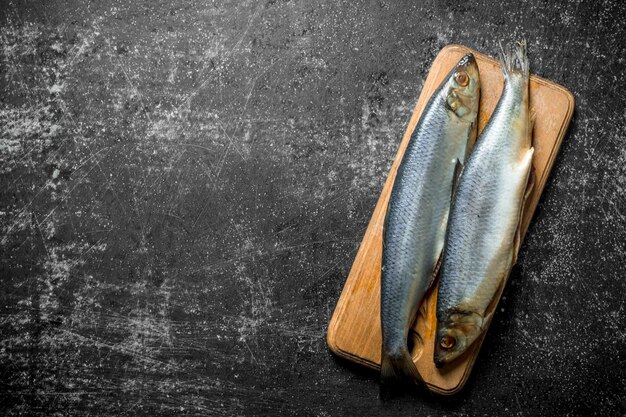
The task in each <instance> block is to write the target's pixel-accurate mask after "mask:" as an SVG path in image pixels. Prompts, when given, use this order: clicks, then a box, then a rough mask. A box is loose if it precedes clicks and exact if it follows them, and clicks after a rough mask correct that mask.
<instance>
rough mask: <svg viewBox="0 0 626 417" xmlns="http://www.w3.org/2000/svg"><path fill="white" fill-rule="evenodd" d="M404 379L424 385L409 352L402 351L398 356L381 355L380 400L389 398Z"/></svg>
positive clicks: (406, 350)
mask: <svg viewBox="0 0 626 417" xmlns="http://www.w3.org/2000/svg"><path fill="white" fill-rule="evenodd" d="M406 379H408V380H410V381H412V382H413V383H415V384H417V385H424V380H423V379H422V376H421V375H420V373H419V371H418V370H417V368H416V367H415V363H413V358H412V357H411V354H410V353H409V350H408V349H404V350H402V351H401V352H400V354H398V355H386V354H385V353H383V357H382V364H381V367H380V397H381V399H383V400H384V399H387V398H389V396H390V394H391V391H392V390H393V388H394V387H395V386H398V385H400V382H402V381H403V380H406Z"/></svg>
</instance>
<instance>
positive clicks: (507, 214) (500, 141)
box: [437, 75, 530, 320]
mask: <svg viewBox="0 0 626 417" xmlns="http://www.w3.org/2000/svg"><path fill="white" fill-rule="evenodd" d="M524 88H526V87H525V82H524V78H523V77H522V76H521V75H511V76H510V78H509V80H508V81H507V83H506V85H505V89H504V92H503V97H502V99H501V100H500V101H499V103H498V106H497V107H496V109H495V111H494V114H493V116H492V118H491V120H490V122H489V124H488V125H487V126H486V127H485V130H484V132H483V133H482V134H481V137H480V138H479V140H478V142H477V144H476V145H475V147H474V150H473V152H472V154H471V155H470V157H469V158H468V161H467V164H466V166H465V169H464V171H463V173H462V175H461V177H460V179H459V186H458V188H457V190H456V194H455V199H454V202H453V206H452V209H451V212H450V221H449V224H448V236H447V242H446V246H445V249H444V258H443V263H442V267H441V282H440V285H439V292H438V302H437V317H438V319H439V320H443V319H444V317H445V313H446V311H450V310H452V309H462V308H460V307H463V306H467V305H472V306H473V307H474V308H475V310H473V311H475V312H478V313H480V314H481V315H484V311H485V309H486V308H487V306H488V305H489V303H490V302H491V300H492V299H493V295H494V294H495V292H496V290H497V288H498V286H499V285H500V284H501V283H502V282H503V280H504V279H505V278H506V274H508V270H509V268H510V263H511V257H512V251H513V239H514V237H515V232H516V231H517V227H518V224H519V211H520V205H521V199H522V198H523V189H524V188H525V184H526V178H527V174H528V173H527V172H524V171H523V170H520V169H519V161H520V154H521V153H523V152H524V151H525V150H527V149H528V148H530V143H529V138H528V137H525V136H524V135H522V134H520V131H519V129H517V130H516V129H514V128H513V127H512V126H514V125H515V124H517V123H519V122H520V120H523V118H524V117H527V111H528V110H527V108H526V109H525V108H524V107H523V105H522V104H523V94H524Z"/></svg>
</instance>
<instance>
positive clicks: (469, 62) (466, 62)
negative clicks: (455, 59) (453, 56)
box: [458, 52, 476, 67]
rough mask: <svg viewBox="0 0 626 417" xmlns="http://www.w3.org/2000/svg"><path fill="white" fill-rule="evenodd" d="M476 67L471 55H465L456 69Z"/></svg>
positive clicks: (474, 59)
mask: <svg viewBox="0 0 626 417" xmlns="http://www.w3.org/2000/svg"><path fill="white" fill-rule="evenodd" d="M475 65H476V58H475V57H474V54H473V53H471V52H470V53H468V54H466V55H465V56H464V57H463V58H461V60H460V61H459V63H458V67H470V66H475Z"/></svg>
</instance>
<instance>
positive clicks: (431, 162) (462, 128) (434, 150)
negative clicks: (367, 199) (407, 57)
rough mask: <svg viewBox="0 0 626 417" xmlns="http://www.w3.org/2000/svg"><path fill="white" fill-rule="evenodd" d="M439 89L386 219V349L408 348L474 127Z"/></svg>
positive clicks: (415, 136) (405, 161)
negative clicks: (454, 113) (450, 108)
mask: <svg viewBox="0 0 626 417" xmlns="http://www.w3.org/2000/svg"><path fill="white" fill-rule="evenodd" d="M444 100H445V95H444V94H443V93H441V92H440V93H439V94H438V97H437V98H436V99H435V100H433V101H432V102H431V103H430V105H429V106H428V107H427V109H426V110H425V112H424V115H423V116H422V119H421V120H420V123H419V124H418V126H417V127H416V128H415V130H414V132H413V135H412V137H411V139H410V142H409V144H408V146H407V149H406V151H405V154H404V157H403V160H402V163H401V164H400V167H399V168H398V173H397V176H396V179H395V184H394V187H393V190H392V193H391V197H390V201H389V207H388V217H387V219H386V222H385V234H384V250H383V260H382V265H383V269H382V298H381V301H382V311H381V313H382V316H381V318H382V321H383V326H382V328H383V340H384V341H385V342H386V343H387V346H386V349H387V350H389V351H393V350H394V349H402V348H405V349H406V331H407V330H408V326H409V325H410V324H411V320H412V317H414V315H415V313H416V310H417V307H418V302H419V298H420V297H421V295H423V294H424V292H425V291H426V289H427V286H428V285H429V283H430V281H431V274H432V271H433V269H434V267H435V264H436V262H437V260H438V258H439V255H440V253H441V250H442V248H443V239H444V236H445V224H446V220H447V215H448V211H449V205H450V196H451V187H452V182H453V176H454V168H455V164H456V159H457V158H460V159H461V160H463V158H464V156H465V151H466V147H467V141H468V138H469V134H470V129H469V126H468V125H467V123H461V122H458V121H456V120H454V119H452V118H451V116H449V115H448V112H447V110H446V107H445V101H444Z"/></svg>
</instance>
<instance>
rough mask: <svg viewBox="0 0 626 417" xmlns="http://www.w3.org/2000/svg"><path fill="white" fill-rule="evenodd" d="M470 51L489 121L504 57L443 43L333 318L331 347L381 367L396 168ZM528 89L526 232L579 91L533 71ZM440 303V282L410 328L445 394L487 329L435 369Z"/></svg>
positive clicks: (427, 372) (428, 375) (482, 118)
mask: <svg viewBox="0 0 626 417" xmlns="http://www.w3.org/2000/svg"><path fill="white" fill-rule="evenodd" d="M468 52H473V53H474V55H475V57H476V61H477V62H478V67H479V70H480V77H481V98H480V112H479V117H478V118H479V125H478V128H479V131H480V130H482V129H483V128H484V126H485V124H486V123H487V121H488V120H489V117H490V116H491V114H492V112H493V110H494V108H495V106H496V104H497V102H498V99H499V98H500V94H501V92H502V86H503V78H502V72H501V67H500V63H499V62H498V61H497V60H495V59H493V58H491V57H488V56H486V55H483V54H480V53H477V52H475V51H472V50H471V49H469V48H466V47H463V46H459V45H451V46H448V47H446V48H444V49H442V50H441V52H440V53H439V54H438V56H437V57H436V58H435V60H434V62H433V64H432V66H431V70H430V72H429V74H428V77H427V78H426V82H425V83H424V87H423V89H422V92H421V94H420V97H419V100H418V102H417V104H416V106H415V110H414V112H413V115H412V117H411V119H410V121H409V125H408V126H407V129H406V132H405V133H404V137H403V139H402V142H401V143H400V148H399V150H398V152H397V154H396V158H395V160H394V162H393V164H392V166H391V170H390V171H389V174H388V176H387V180H386V182H385V185H384V187H383V190H382V192H381V195H380V198H379V199H378V202H377V204H376V207H375V208H374V213H373V214H372V218H371V220H370V222H369V225H368V227H367V230H366V232H365V236H364V237H363V240H362V242H361V246H360V247H359V250H358V252H357V255H356V258H355V260H354V263H353V265H352V269H351V271H350V274H349V275H348V278H347V280H346V283H345V286H344V288H343V291H342V293H341V296H340V298H339V301H338V303H337V306H336V308H335V312H334V314H333V316H332V318H331V321H330V324H329V328H328V334H327V343H328V346H329V348H330V349H331V351H333V352H334V353H335V354H337V355H339V356H342V357H344V358H347V359H349V360H351V361H354V362H357V363H359V364H362V365H365V366H368V367H370V368H375V369H378V368H379V366H380V345H381V330H380V269H381V260H382V229H383V222H384V218H385V212H386V209H387V204H388V201H389V195H390V193H391V189H392V187H393V182H394V179H395V175H396V170H397V168H398V165H399V164H400V161H401V159H402V155H403V154H404V151H405V149H406V146H407V144H408V141H409V138H410V136H411V133H412V131H413V129H414V128H415V126H416V124H417V122H418V120H419V117H420V115H421V113H422V111H423V109H424V107H425V106H426V103H427V101H428V99H429V98H430V96H431V94H432V93H433V91H434V90H435V89H436V88H437V86H438V85H439V83H440V82H441V81H442V80H443V78H444V77H445V75H446V74H447V73H448V72H449V70H450V69H451V68H452V67H453V66H454V65H455V64H456V63H457V62H458V60H459V59H460V58H461V57H462V56H463V55H465V54H466V53H468ZM531 64H532V57H531ZM530 89H531V92H530V100H531V107H532V108H533V109H534V111H535V112H536V120H535V129H534V136H533V141H534V146H535V154H534V159H533V168H534V170H535V175H536V186H535V188H534V190H533V191H532V193H531V195H530V197H529V200H528V202H527V205H526V207H525V210H524V213H523V216H522V236H524V235H525V234H526V231H527V230H528V225H529V223H530V220H531V218H532V216H533V213H534V211H535V208H536V207H537V203H538V201H539V198H540V196H541V192H542V191H543V188H544V186H545V183H546V180H547V178H548V175H549V173H550V170H551V169H552V165H553V163H554V159H555V157H556V154H557V153H558V150H559V147H560V145H561V142H562V140H563V136H564V135H565V132H566V130H567V126H568V125H569V122H570V120H571V118H572V114H573V111H574V97H573V95H572V94H571V93H570V92H569V91H567V90H566V89H565V88H563V87H562V86H560V85H557V84H555V83H552V82H550V81H547V80H545V79H542V78H540V77H538V76H535V75H531V83H530ZM500 296H501V292H500V293H499V294H498V298H499V297H500ZM436 303H437V297H436V288H434V289H433V290H431V291H430V292H429V294H427V296H426V300H425V302H424V303H423V305H422V307H421V308H420V312H419V314H418V318H417V320H416V323H415V325H414V327H413V330H414V332H412V334H411V337H412V338H413V341H414V348H413V352H412V354H413V359H414V362H415V364H416V366H417V368H418V370H419V371H420V373H421V374H422V376H423V377H424V380H425V382H426V384H427V386H428V388H429V389H431V390H432V391H433V392H437V393H440V394H454V393H456V392H458V391H459V390H460V389H461V388H462V387H463V385H464V384H465V382H466V381H467V378H468V377H469V374H470V372H471V370H472V366H473V365H474V362H475V361H476V358H477V356H478V352H479V350H480V346H481V344H482V341H483V339H484V335H483V337H482V338H481V339H480V340H478V341H477V342H476V343H475V344H474V346H473V347H472V348H471V349H469V350H468V351H467V352H466V353H465V354H464V355H463V356H462V357H460V358H459V359H458V360H457V361H455V362H454V363H451V364H448V365H446V366H444V367H443V368H441V369H437V368H435V366H434V363H433V350H434V341H433V340H434V335H435V331H436V318H435V307H436ZM496 307H497V306H494V307H493V308H494V309H495V308H496Z"/></svg>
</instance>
